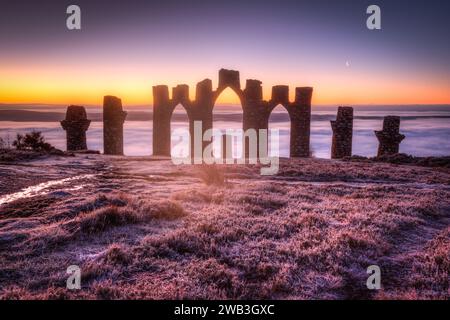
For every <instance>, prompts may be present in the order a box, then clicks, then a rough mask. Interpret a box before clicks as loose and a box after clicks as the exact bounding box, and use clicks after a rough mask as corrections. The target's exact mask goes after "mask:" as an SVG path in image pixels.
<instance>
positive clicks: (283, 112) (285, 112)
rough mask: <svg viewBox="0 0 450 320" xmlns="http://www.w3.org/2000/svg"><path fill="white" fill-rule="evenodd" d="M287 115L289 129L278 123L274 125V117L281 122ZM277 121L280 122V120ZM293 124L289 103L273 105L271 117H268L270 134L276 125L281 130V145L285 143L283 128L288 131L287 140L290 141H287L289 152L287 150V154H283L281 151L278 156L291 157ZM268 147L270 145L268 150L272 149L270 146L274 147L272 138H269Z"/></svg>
mask: <svg viewBox="0 0 450 320" xmlns="http://www.w3.org/2000/svg"><path fill="white" fill-rule="evenodd" d="M276 110H279V112H278V111H276ZM285 116H286V118H287V119H286V121H287V122H288V123H289V125H288V127H287V129H286V128H284V129H283V128H282V126H280V125H276V124H275V125H274V123H273V122H272V123H271V120H273V119H274V118H275V119H276V118H278V119H276V120H279V122H281V121H282V118H284V117H285ZM276 123H278V121H277V122H276ZM291 126H292V120H291V115H290V113H289V108H288V106H287V105H283V104H281V103H279V104H277V105H273V106H271V108H270V113H269V117H268V127H267V129H268V132H269V136H270V135H271V129H274V127H276V128H277V129H279V130H280V141H279V147H283V145H284V143H283V137H284V135H283V132H282V131H283V130H285V131H287V142H288V143H287V150H288V152H287V154H283V153H282V152H279V153H277V155H278V156H287V157H289V155H290V153H289V152H290V144H291V137H290V132H291ZM268 147H269V149H268V150H270V147H272V148H273V147H274V146H273V145H271V143H270V140H269V144H268ZM272 155H273V154H272Z"/></svg>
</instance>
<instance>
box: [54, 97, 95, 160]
mask: <svg viewBox="0 0 450 320" xmlns="http://www.w3.org/2000/svg"><path fill="white" fill-rule="evenodd" d="M90 124H91V120H88V119H87V115H86V109H85V108H84V107H81V106H69V107H68V108H67V112H66V119H65V120H63V121H61V126H62V127H63V129H64V130H65V131H66V137H67V138H66V140H67V151H79V150H87V144H86V131H87V129H88V128H89V125H90Z"/></svg>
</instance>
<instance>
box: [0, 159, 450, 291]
mask: <svg viewBox="0 0 450 320" xmlns="http://www.w3.org/2000/svg"><path fill="white" fill-rule="evenodd" d="M281 164H282V165H281V169H280V172H279V174H278V175H277V176H273V177H262V176H260V175H259V170H258V168H256V167H244V166H233V167H230V166H227V167H226V168H223V167H222V168H220V167H219V168H218V169H214V168H212V169H211V168H209V169H208V168H205V167H201V166H174V165H172V163H171V162H170V161H168V160H161V159H152V158H135V157H106V156H100V155H90V154H86V155H76V156H75V157H58V156H55V157H51V158H46V157H44V158H37V159H34V160H31V161H30V160H29V159H27V161H26V162H22V163H21V162H16V163H14V164H3V165H0V297H1V298H4V299H14V298H19V299H30V298H31V299H48V298H72V299H81V298H98V299H140V298H143V299H180V298H185V299H203V298H205V299H213V298H214V299H242V298H251V299H267V298H270V299H366V298H369V299H386V298H400V299H418V298H425V299H448V298H450V292H449V271H450V258H449V252H450V169H448V168H426V167H418V166H413V165H409V166H407V165H395V164H385V163H369V162H364V161H355V162H344V161H332V160H319V159H305V160H300V159H298V160H283V161H282V163H281ZM222 171H225V173H224V175H225V180H226V181H225V182H224V183H222V182H223V179H222V178H223V177H222V173H221V172H222ZM27 187H31V188H28V189H26V188H27ZM24 188H25V189H24ZM17 192H21V193H17ZM1 203H2V204H1ZM70 265H78V266H79V267H80V268H81V272H82V280H81V286H82V288H81V290H77V291H71V290H68V289H66V279H67V277H68V275H67V274H66V269H67V267H68V266H70ZM369 265H378V266H379V267H380V268H381V284H382V289H381V290H378V291H377V290H368V289H367V287H366V279H367V277H368V274H367V273H366V269H367V267H368V266H369Z"/></svg>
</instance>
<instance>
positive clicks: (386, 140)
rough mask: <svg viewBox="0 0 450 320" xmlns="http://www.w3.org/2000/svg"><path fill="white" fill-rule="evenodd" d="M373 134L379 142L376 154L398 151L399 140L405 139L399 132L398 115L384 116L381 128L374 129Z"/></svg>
mask: <svg viewBox="0 0 450 320" xmlns="http://www.w3.org/2000/svg"><path fill="white" fill-rule="evenodd" d="M375 135H376V136H377V138H378V141H379V142H380V145H379V147H378V156H382V155H389V154H396V153H398V152H399V149H400V142H402V141H403V139H405V136H404V135H403V134H400V117H398V116H387V117H385V118H384V121H383V130H382V131H375Z"/></svg>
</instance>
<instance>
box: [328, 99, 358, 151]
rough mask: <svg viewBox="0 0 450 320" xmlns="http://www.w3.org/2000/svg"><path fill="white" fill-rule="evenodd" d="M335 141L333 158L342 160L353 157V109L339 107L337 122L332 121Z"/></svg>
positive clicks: (332, 148) (332, 149)
mask: <svg viewBox="0 0 450 320" xmlns="http://www.w3.org/2000/svg"><path fill="white" fill-rule="evenodd" d="M331 129H332V130H333V140H332V145H331V158H332V159H342V158H344V157H350V156H351V155H352V143H353V108H352V107H339V108H338V113H337V117H336V120H335V121H331Z"/></svg>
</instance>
